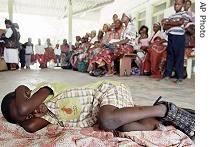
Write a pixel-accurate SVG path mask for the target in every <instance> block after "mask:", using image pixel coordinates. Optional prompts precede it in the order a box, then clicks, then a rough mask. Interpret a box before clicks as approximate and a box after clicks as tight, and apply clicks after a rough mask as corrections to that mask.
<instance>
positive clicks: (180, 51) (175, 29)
mask: <svg viewBox="0 0 210 147" xmlns="http://www.w3.org/2000/svg"><path fill="white" fill-rule="evenodd" d="M184 2H185V1H184V0H175V4H174V9H175V11H176V13H175V14H173V15H171V16H170V17H169V19H163V20H162V24H163V27H164V29H165V30H167V33H168V47H167V59H166V70H165V74H164V79H165V80H168V79H169V78H170V77H171V75H172V71H173V68H174V65H175V69H176V74H177V77H176V78H177V80H176V81H175V82H176V83H177V84H180V83H182V81H183V72H184V52H185V29H184V24H185V23H188V22H189V21H190V17H189V15H188V14H187V13H186V11H181V10H182V7H183V6H184Z"/></svg>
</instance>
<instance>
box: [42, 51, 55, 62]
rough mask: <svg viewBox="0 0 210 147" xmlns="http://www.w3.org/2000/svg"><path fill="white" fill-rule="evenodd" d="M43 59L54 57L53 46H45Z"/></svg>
mask: <svg viewBox="0 0 210 147" xmlns="http://www.w3.org/2000/svg"><path fill="white" fill-rule="evenodd" d="M44 59H45V61H46V62H49V61H51V60H55V59H56V56H55V53H54V50H53V48H51V47H48V48H45V53H44Z"/></svg>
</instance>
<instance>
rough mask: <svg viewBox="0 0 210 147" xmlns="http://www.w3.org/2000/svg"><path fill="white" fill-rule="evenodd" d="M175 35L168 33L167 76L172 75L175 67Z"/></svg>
mask: <svg viewBox="0 0 210 147" xmlns="http://www.w3.org/2000/svg"><path fill="white" fill-rule="evenodd" d="M173 39H174V35H171V34H169V35H168V47H167V58H166V70H165V75H164V76H165V77H170V76H171V74H172V71H173V67H174V40H173Z"/></svg>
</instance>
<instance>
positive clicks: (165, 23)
mask: <svg viewBox="0 0 210 147" xmlns="http://www.w3.org/2000/svg"><path fill="white" fill-rule="evenodd" d="M162 24H163V28H164V29H166V30H168V29H170V28H171V27H176V26H181V25H183V24H184V18H181V19H179V20H168V21H167V19H163V20H162Z"/></svg>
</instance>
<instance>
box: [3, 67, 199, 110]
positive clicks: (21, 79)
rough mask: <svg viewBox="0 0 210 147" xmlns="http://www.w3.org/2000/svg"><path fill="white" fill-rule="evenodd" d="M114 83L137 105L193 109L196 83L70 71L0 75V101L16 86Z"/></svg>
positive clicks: (193, 81) (46, 70)
mask: <svg viewBox="0 0 210 147" xmlns="http://www.w3.org/2000/svg"><path fill="white" fill-rule="evenodd" d="M104 79H109V80H116V81H121V82H124V83H126V84H127V85H128V86H129V87H130V89H131V92H132V95H133V99H134V101H135V103H136V104H137V105H152V104H153V103H154V101H155V100H156V98H157V97H159V96H163V97H164V99H165V100H167V101H172V102H174V103H176V104H177V105H179V106H182V107H189V108H194V106H195V99H194V97H195V80H194V77H193V79H190V80H185V81H184V82H183V85H176V84H175V83H173V82H171V81H157V80H155V79H151V78H149V77H143V76H141V77H140V76H130V77H119V76H114V77H97V78H96V77H91V76H89V75H88V74H86V73H79V72H76V71H72V70H62V69H44V70H17V71H6V72H0V101H1V100H2V98H3V96H4V95H6V94H7V93H8V92H11V91H13V90H14V89H15V88H16V87H17V86H18V85H20V84H25V85H27V86H29V87H31V88H33V87H34V85H35V84H37V83H39V82H42V81H49V82H64V83H70V84H74V85H83V84H89V83H92V82H96V81H99V80H104Z"/></svg>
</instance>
